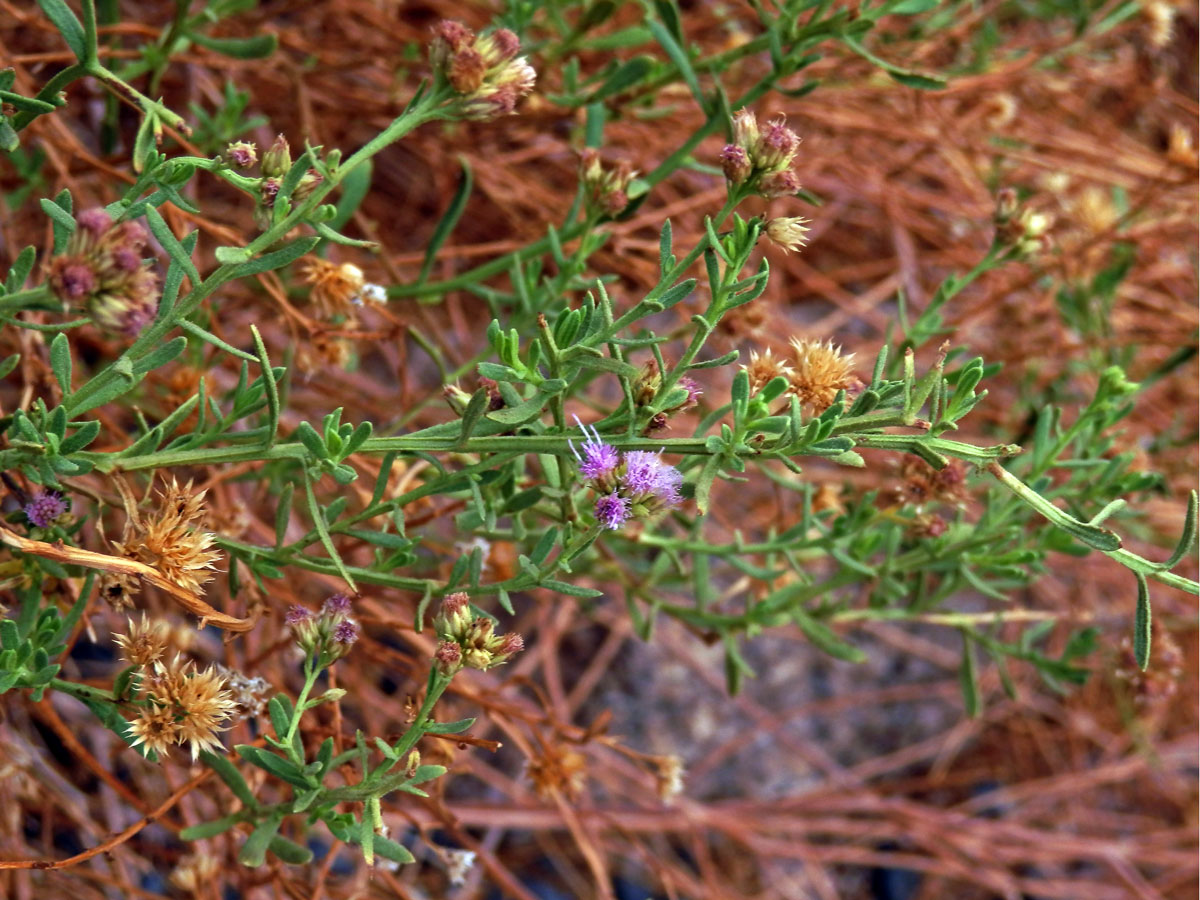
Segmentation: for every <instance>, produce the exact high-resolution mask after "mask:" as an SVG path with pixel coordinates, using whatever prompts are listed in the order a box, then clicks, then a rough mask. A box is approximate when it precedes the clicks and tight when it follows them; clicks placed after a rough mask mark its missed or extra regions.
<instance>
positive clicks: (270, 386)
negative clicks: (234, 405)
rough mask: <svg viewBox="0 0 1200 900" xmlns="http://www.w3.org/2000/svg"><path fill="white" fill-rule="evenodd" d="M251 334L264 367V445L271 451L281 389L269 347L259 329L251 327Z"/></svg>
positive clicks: (277, 426)
mask: <svg viewBox="0 0 1200 900" xmlns="http://www.w3.org/2000/svg"><path fill="white" fill-rule="evenodd" d="M250 334H251V335H252V336H253V337H254V349H255V351H256V352H257V353H258V363H259V365H260V366H261V367H262V378H263V383H264V385H265V386H266V395H267V438H266V441H265V442H264V443H263V447H264V448H265V449H268V450H269V449H271V447H273V446H274V444H275V436H276V434H277V433H278V431H279V387H278V386H277V385H276V384H275V370H274V368H272V366H271V360H270V359H268V358H267V346H266V344H264V343H263V339H262V335H261V334H259V333H258V328H256V327H255V326H254V325H251V326H250Z"/></svg>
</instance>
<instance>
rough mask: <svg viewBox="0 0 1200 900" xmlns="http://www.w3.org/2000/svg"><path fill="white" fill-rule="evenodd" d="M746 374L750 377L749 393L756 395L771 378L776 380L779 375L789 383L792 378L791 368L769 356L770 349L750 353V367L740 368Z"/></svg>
mask: <svg viewBox="0 0 1200 900" xmlns="http://www.w3.org/2000/svg"><path fill="white" fill-rule="evenodd" d="M742 368H743V369H745V370H746V373H747V374H748V375H749V376H750V392H751V393H757V392H758V391H761V390H762V389H763V388H764V387H766V385H767V383H768V382H770V381H771V380H772V379H773V378H778V377H779V376H780V375H782V376H784V377H785V378H787V379H788V380H789V381H790V380H791V377H792V374H793V373H792V367H791V366H789V365H787V364H786V363H784V362H783V360H781V359H776V358H775V357H774V356H772V355H771V350H770V348H768V349H766V350H764V351H763V352H762V353H759V352H758V351H757V350H751V351H750V365H748V366H742Z"/></svg>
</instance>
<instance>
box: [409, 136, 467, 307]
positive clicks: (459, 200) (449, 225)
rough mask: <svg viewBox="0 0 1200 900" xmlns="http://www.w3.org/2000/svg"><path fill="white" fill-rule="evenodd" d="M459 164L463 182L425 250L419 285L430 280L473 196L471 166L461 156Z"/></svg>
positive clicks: (460, 183)
mask: <svg viewBox="0 0 1200 900" xmlns="http://www.w3.org/2000/svg"><path fill="white" fill-rule="evenodd" d="M458 162H459V165H461V166H462V170H463V174H462V180H461V181H459V183H458V189H457V190H456V191H455V192H454V196H453V197H452V198H450V205H449V206H447V207H446V212H445V213H444V214H443V215H442V218H441V219H440V220H439V221H438V223H437V227H436V228H434V229H433V235H432V236H431V237H430V238H429V244H428V245H427V246H426V249H425V261H424V262H423V263H422V264H421V274H420V275H418V276H417V284H424V283H425V281H426V279H428V278H429V273H430V272H431V271H432V270H433V264H434V261H435V260H436V257H437V252H438V250H440V249H441V248H442V244H444V243H445V242H446V238H448V237H450V233H451V232H452V231H454V226H455V225H457V224H458V220H459V219H460V218H462V214H463V210H464V209H466V207H467V198H469V197H470V196H471V187H472V185H473V184H474V178H473V176H472V174H471V166H470V164H469V163H468V162H467V158H466V157H465V156H460V157H459V158H458Z"/></svg>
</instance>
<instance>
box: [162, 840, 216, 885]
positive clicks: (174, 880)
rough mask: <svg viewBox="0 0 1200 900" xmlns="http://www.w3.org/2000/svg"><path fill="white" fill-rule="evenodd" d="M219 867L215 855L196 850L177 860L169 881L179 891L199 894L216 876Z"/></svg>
mask: <svg viewBox="0 0 1200 900" xmlns="http://www.w3.org/2000/svg"><path fill="white" fill-rule="evenodd" d="M220 868H221V863H220V862H219V861H218V860H217V858H216V857H215V856H211V855H209V854H208V853H205V852H204V851H203V850H198V851H196V852H195V853H189V854H188V855H187V856H185V857H183V858H182V859H180V860H179V862H178V863H177V864H176V866H175V869H174V871H173V872H171V876H170V882H171V884H173V885H174V886H175V887H177V888H179V889H180V890H181V891H190V892H191V893H193V894H199V893H200V892H201V890H202V889H203V888H204V886H205V885H206V884H208V883H209V882H210V881H212V880H213V878H215V877H216V874H217V872H218V871H219V870H220Z"/></svg>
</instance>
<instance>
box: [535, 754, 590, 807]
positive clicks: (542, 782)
mask: <svg viewBox="0 0 1200 900" xmlns="http://www.w3.org/2000/svg"><path fill="white" fill-rule="evenodd" d="M525 774H526V775H528V776H529V780H530V781H531V782H533V789H534V791H536V792H537V795H538V796H539V797H543V798H545V799H547V800H550V799H553V798H554V797H555V795H561V796H565V797H567V798H568V799H570V800H575V799H577V798H578V797H579V794H580V793H581V792H582V791H583V786H584V784H585V783H586V782H587V759H586V758H585V757H584V755H583V754H582V753H580V752H579V751H577V750H575V749H573V748H571V747H568V746H566V745H563V744H556V745H550V746H543V747H542V752H541V753H540V754H539V755H537V756H535V757H531V758H530V759H529V760H528V761H527V762H526V763H525Z"/></svg>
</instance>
